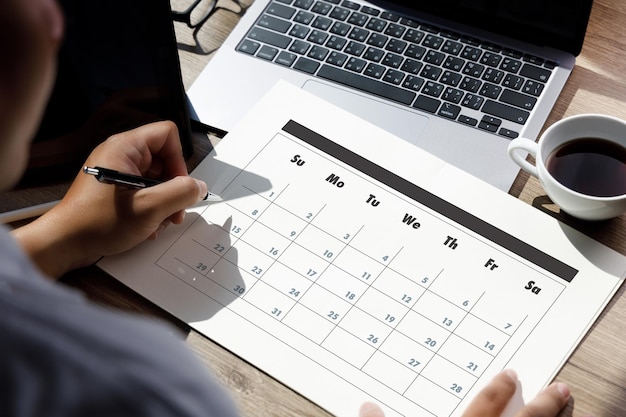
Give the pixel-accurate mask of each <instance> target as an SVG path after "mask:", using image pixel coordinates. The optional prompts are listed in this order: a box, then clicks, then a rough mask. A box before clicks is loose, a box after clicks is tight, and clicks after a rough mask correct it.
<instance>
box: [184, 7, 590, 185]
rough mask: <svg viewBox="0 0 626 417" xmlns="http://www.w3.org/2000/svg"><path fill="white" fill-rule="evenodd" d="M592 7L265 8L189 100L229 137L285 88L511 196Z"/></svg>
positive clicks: (236, 34) (235, 34)
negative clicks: (514, 148)
mask: <svg viewBox="0 0 626 417" xmlns="http://www.w3.org/2000/svg"><path fill="white" fill-rule="evenodd" d="M592 2H593V0H572V1H563V0H493V1H488V2H487V1H467V0H438V1H412V2H411V1H384V2H383V1H376V0H373V1H360V0H255V1H254V3H253V4H252V5H251V6H250V8H249V9H248V10H247V11H246V13H245V15H244V16H243V17H242V19H241V20H240V21H239V23H238V24H237V26H236V27H235V29H234V30H233V31H232V32H231V34H230V35H229V37H228V38H227V39H226V41H225V42H224V44H223V45H222V46H221V48H220V49H219V51H218V52H217V53H216V55H215V56H214V57H213V58H212V60H211V61H210V62H209V64H208V65H207V67H206V68H205V69H204V70H203V72H202V73H201V74H200V75H199V77H198V78H197V80H196V81H195V82H194V84H193V85H192V87H191V88H190V89H189V91H188V95H189V98H190V100H191V103H192V105H193V107H194V111H195V113H196V115H197V117H198V118H199V120H200V121H201V122H202V123H204V124H207V125H210V126H213V127H216V128H218V129H221V130H225V131H228V130H229V129H231V128H232V127H233V126H234V125H235V124H236V123H237V121H238V120H239V119H240V118H241V117H242V116H243V115H244V114H245V113H246V112H247V111H248V110H249V109H250V108H251V106H252V105H253V104H254V103H256V102H257V101H258V100H259V99H260V98H261V97H262V96H263V95H264V94H265V92H266V91H268V90H269V89H270V88H271V87H272V86H273V85H274V84H275V83H276V81H277V80H279V79H283V80H286V81H288V82H290V83H293V84H295V85H297V86H299V87H300V88H302V89H304V90H307V91H310V92H312V93H313V94H315V95H317V96H320V97H322V98H324V99H326V100H327V101H330V102H331V103H334V104H336V105H338V106H339V107H342V108H345V109H346V110H349V111H350V112H352V113H354V114H356V115H357V116H360V117H362V118H364V119H366V120H368V121H370V122H372V123H374V124H376V125H378V126H380V127H382V128H383V129H385V130H387V131H389V132H391V133H393V134H395V135H397V136H399V137H400V138H402V139H404V140H406V141H408V142H410V143H412V144H415V145H416V146H419V147H420V148H422V149H424V150H426V151H428V152H430V153H432V154H434V155H436V156H438V157H439V158H441V159H443V160H445V161H446V162H448V163H450V164H452V165H455V166H457V167H458V168H461V169H463V170H465V171H466V172H469V173H470V174H473V175H474V176H477V177H479V178H481V179H482V180H484V181H486V182H488V183H490V184H492V185H494V186H495V187H497V188H500V189H502V190H504V191H508V190H509V189H510V186H511V185H512V183H513V181H514V180H515V178H516V176H517V174H518V172H519V169H518V167H517V166H516V165H515V164H514V163H512V162H511V161H510V160H509V158H508V156H507V152H506V149H507V146H508V144H509V142H510V141H511V140H512V139H513V138H516V137H519V136H523V137H527V138H530V139H535V138H536V137H537V135H538V134H539V132H540V130H541V128H542V126H543V125H544V123H545V121H546V119H547V117H548V114H549V112H550V111H551V109H552V107H553V105H554V103H555V101H556V100H557V98H558V96H559V94H560V92H561V90H562V88H563V86H564V85H565V83H566V81H567V79H568V77H569V74H570V73H571V71H572V69H573V67H574V64H575V59H576V56H577V55H578V54H579V53H580V50H581V48H582V44H583V40H584V36H585V32H586V28H587V23H588V20H589V15H590V12H591V6H592ZM380 146H385V144H384V143H381V144H380Z"/></svg>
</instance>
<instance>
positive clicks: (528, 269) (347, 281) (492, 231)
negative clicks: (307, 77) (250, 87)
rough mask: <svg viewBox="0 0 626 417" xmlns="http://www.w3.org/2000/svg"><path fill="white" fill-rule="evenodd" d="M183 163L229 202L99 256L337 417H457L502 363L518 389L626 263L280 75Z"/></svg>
mask: <svg viewBox="0 0 626 417" xmlns="http://www.w3.org/2000/svg"><path fill="white" fill-rule="evenodd" d="M192 175H194V176H196V177H198V178H202V179H203V180H205V181H207V183H208V184H209V187H210V189H211V190H212V191H213V192H215V193H217V194H219V195H221V196H222V197H223V198H224V201H223V202H219V203H208V204H204V205H199V206H198V207H195V208H193V209H191V210H189V212H188V213H187V216H186V219H185V222H184V224H183V225H180V226H170V227H169V228H168V229H167V230H166V232H165V233H163V234H162V236H161V237H159V239H158V240H156V241H150V242H146V243H145V244H143V245H141V246H140V247H138V248H137V249H136V250H133V251H131V252H129V253H126V254H123V255H120V256H117V257H111V258H106V259H104V260H102V261H101V262H100V263H99V266H100V267H101V268H102V269H104V270H105V271H107V272H109V273H110V274H111V275H113V276H114V277H116V278H117V279H119V280H120V281H121V282H123V283H124V284H126V285H127V286H129V287H130V288H132V289H134V290H135V291H137V292H138V293H140V294H142V295H143V296H145V297H146V298H148V299H149V300H151V301H153V302H154V303H156V304H157V305H159V306H161V307H163V308H164V309H166V310H167V311H169V312H171V313H172V314H173V315H175V316H177V317H178V318H180V319H182V320H184V321H185V322H187V323H189V324H190V325H191V326H192V327H193V328H195V329H196V330H197V331H199V332H200V333H203V334H204V335H206V336H207V337H209V338H211V339H213V340H214V341H216V342H217V343H219V344H221V345H222V346H224V347H226V348H227V349H229V350H231V351H232V352H234V353H235V354H237V355H239V356H241V357H242V358H244V359H246V360H248V361H249V362H251V363H252V364H254V365H255V366H257V367H258V368H260V369H262V370H263V371H265V372H267V373H268V374H270V375H272V376H273V377H275V378H277V379H278V380H280V381H282V382H283V383H284V384H286V385H287V386H289V387H291V388H293V389H294V390H296V391H297V392H299V393H300V394H302V395H304V396H306V397H308V398H309V399H311V400H312V401H314V402H316V403H317V404H319V405H320V406H321V407H323V408H325V409H327V410H328V411H329V412H331V413H333V414H335V415H337V416H344V417H349V416H354V415H356V414H357V410H358V408H359V406H360V404H361V403H362V402H364V401H366V400H367V401H374V402H376V403H378V404H380V405H381V406H382V407H383V408H384V409H385V412H386V415H387V416H388V417H394V416H411V417H432V416H437V417H447V416H458V415H460V414H461V412H462V411H463V409H464V408H465V406H466V405H467V403H468V402H469V401H470V400H471V398H472V397H473V396H474V395H475V394H476V392H477V391H478V390H479V389H480V388H481V387H482V386H483V385H484V384H485V383H486V382H488V381H489V380H490V379H491V378H492V377H493V375H494V374H496V373H497V372H499V371H500V370H502V369H504V368H512V369H515V370H516V371H517V372H518V374H519V376H520V380H521V383H522V384H521V390H520V396H521V397H522V399H523V400H525V401H528V400H529V399H530V398H532V397H534V396H535V395H536V394H537V392H539V390H540V389H541V388H543V387H544V386H545V385H547V384H548V383H549V382H550V381H551V380H552V379H553V378H554V376H555V375H556V373H557V372H558V371H559V369H560V368H561V366H562V365H563V364H564V363H565V361H566V360H567V359H568V357H569V356H570V354H571V353H572V352H573V350H574V349H575V348H576V346H577V345H578V343H579V342H580V341H581V339H582V338H583V336H584V335H585V334H586V332H587V331H588V330H589V328H590V326H591V325H592V324H593V322H594V320H595V319H596V318H597V317H598V315H599V314H600V313H601V311H602V309H603V308H604V307H605V306H606V304H607V303H608V302H609V300H610V298H611V296H612V295H613V294H614V293H615V291H616V290H617V289H618V287H619V286H620V285H621V283H622V280H623V279H624V277H625V273H626V259H625V257H624V256H622V255H620V254H618V253H616V252H614V251H612V250H610V249H608V248H606V247H604V246H602V245H600V244H598V243H597V242H595V241H592V240H591V239H588V238H586V237H584V236H583V235H581V234H579V233H577V232H576V231H574V230H572V229H570V228H569V227H567V226H565V225H563V224H560V223H559V222H557V221H556V220H554V219H553V218H551V217H550V216H548V215H545V214H544V213H541V212H540V211H538V210H536V209H534V208H532V207H530V206H528V205H526V204H524V203H523V202H521V201H518V200H517V199H515V198H513V197H511V196H509V195H507V194H505V193H502V192H501V191H499V190H496V189H495V188H492V187H491V186H489V185H486V184H485V183H483V182H481V181H480V180H478V179H475V178H473V177H471V176H469V175H467V174H465V173H463V172H461V171H459V170H457V169H456V168H454V167H452V166H450V165H448V164H446V163H445V162H443V161H441V160H439V159H437V158H435V157H433V156H431V155H429V154H427V153H425V152H422V151H420V150H419V149H417V148H416V147H414V146H411V145H409V144H407V143H405V142H403V141H401V140H400V139H397V138H395V137H393V136H391V135H390V134H388V133H386V132H384V131H382V130H379V129H378V128H376V127H374V126H372V125H370V124H368V123H367V122H364V121H362V120H359V119H357V118H356V117H355V116H352V115H350V114H348V113H346V112H343V111H341V110H339V109H337V108H335V107H333V106H331V105H330V104H327V103H325V102H323V101H321V100H320V99H318V98H315V97H313V96H310V95H309V94H307V93H305V92H303V91H301V90H299V89H296V88H294V87H291V86H289V85H288V84H285V83H281V84H279V85H277V87H276V88H275V89H274V90H273V91H272V92H271V93H270V94H269V95H268V96H267V97H266V98H265V99H264V100H263V101H262V102H261V103H259V104H258V105H257V106H256V107H255V109H254V110H253V111H252V112H251V114H249V115H248V117H246V118H245V120H244V121H242V122H241V124H240V125H239V126H238V128H237V129H235V130H233V131H232V132H230V133H229V134H228V135H227V136H226V137H225V138H224V139H223V140H222V141H221V143H220V144H219V145H218V146H217V147H216V150H215V151H214V152H213V153H212V154H211V155H209V156H208V157H207V158H206V159H205V160H204V161H203V162H202V163H201V164H200V165H199V166H198V168H197V169H196V170H195V171H194V172H193V173H192ZM520 403H521V402H520V401H517V404H520Z"/></svg>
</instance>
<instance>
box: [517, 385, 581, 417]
mask: <svg viewBox="0 0 626 417" xmlns="http://www.w3.org/2000/svg"><path fill="white" fill-rule="evenodd" d="M569 397H570V390H569V387H568V386H567V385H566V384H564V383H563V382H555V383H553V384H551V385H549V386H548V387H547V388H546V389H544V390H543V391H542V392H540V393H539V395H537V396H536V397H535V399H534V400H532V401H530V402H529V403H528V404H526V406H524V408H522V409H521V410H520V411H519V412H518V413H517V414H516V415H515V417H555V416H556V415H558V414H559V412H560V411H561V409H563V407H565V406H566V405H567V401H568V400H569Z"/></svg>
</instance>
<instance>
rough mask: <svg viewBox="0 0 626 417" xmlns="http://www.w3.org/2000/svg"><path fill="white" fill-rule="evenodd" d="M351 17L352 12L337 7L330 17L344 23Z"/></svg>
mask: <svg viewBox="0 0 626 417" xmlns="http://www.w3.org/2000/svg"><path fill="white" fill-rule="evenodd" d="M348 16H350V10H348V9H344V8H343V7H335V8H334V9H333V11H332V12H330V15H329V17H332V18H333V19H337V20H341V21H342V22H343V21H344V20H346V19H347V18H348Z"/></svg>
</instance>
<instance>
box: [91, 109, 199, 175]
mask: <svg viewBox="0 0 626 417" xmlns="http://www.w3.org/2000/svg"><path fill="white" fill-rule="evenodd" d="M100 148H103V149H104V148H106V149H107V152H99V153H97V157H95V156H94V154H93V153H92V155H91V156H90V159H91V158H94V159H95V160H93V161H91V160H89V161H88V163H90V164H91V165H101V166H106V167H107V168H113V169H118V170H120V171H123V172H128V173H130V174H136V175H144V176H150V177H155V178H156V177H164V178H173V177H176V176H182V175H187V166H186V164H185V160H184V157H183V153H182V146H181V143H180V136H179V135H178V129H177V127H176V125H175V124H174V123H172V122H168V121H164V122H154V123H150V124H147V125H143V126H140V127H138V128H136V129H132V130H129V131H126V132H123V133H119V134H116V135H113V136H111V137H110V138H109V139H108V140H107V141H105V142H104V143H103V144H101V145H100V146H98V148H97V149H100ZM114 155H117V156H118V158H117V159H115V160H107V159H111V156H114Z"/></svg>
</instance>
